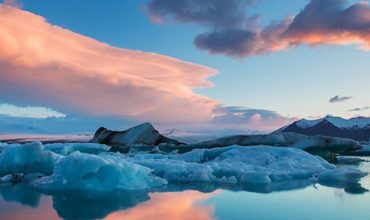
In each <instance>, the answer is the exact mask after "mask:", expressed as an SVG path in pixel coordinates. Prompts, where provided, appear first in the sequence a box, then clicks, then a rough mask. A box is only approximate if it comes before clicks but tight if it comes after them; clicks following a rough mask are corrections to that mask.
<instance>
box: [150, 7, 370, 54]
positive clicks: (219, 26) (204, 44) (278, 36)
mask: <svg viewBox="0 0 370 220" xmlns="http://www.w3.org/2000/svg"><path fill="white" fill-rule="evenodd" d="M179 2H180V3H179ZM225 2H227V3H225ZM253 2H254V1H222V0H218V1H192V0H182V1H170V0H151V1H149V3H148V4H147V11H148V12H149V13H148V14H149V16H151V17H155V18H156V20H160V21H161V22H178V23H195V24H200V25H202V26H205V27H206V28H208V29H209V31H207V32H205V33H201V34H199V35H198V36H197V37H196V38H195V41H194V44H195V46H196V47H197V48H199V49H201V50H205V51H208V52H210V53H211V54H224V55H227V56H232V57H238V58H241V57H248V56H253V55H260V54H265V53H270V52H274V51H280V50H284V49H288V48H290V47H294V46H297V45H301V44H306V45H310V46H316V45H322V44H335V45H348V44H357V45H359V46H360V47H361V48H362V49H366V50H368V49H370V31H369V30H370V16H369V14H370V7H369V5H368V3H367V2H359V3H356V4H352V5H348V2H347V1H346V0H325V1H323V0H311V1H310V2H309V3H308V4H307V5H306V6H305V7H304V9H303V10H302V11H301V12H299V13H298V14H297V15H296V16H290V17H287V18H284V19H281V20H280V21H275V22H272V23H270V24H269V25H267V26H266V27H261V26H260V25H259V24H258V16H255V15H247V14H245V12H246V11H247V9H248V8H249V7H250V6H251V3H253ZM218 12H224V13H218ZM213 13H214V14H213ZM216 14H217V15H218V16H217V15H216Z"/></svg>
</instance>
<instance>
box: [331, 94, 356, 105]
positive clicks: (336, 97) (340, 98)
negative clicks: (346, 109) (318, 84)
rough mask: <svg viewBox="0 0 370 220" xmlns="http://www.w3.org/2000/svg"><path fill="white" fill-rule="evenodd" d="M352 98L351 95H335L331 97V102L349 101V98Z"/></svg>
mask: <svg viewBox="0 0 370 220" xmlns="http://www.w3.org/2000/svg"><path fill="white" fill-rule="evenodd" d="M350 99H352V97H351V96H338V95H336V96H334V97H333V98H331V99H329V102H330V103H338V102H344V101H347V100H350Z"/></svg>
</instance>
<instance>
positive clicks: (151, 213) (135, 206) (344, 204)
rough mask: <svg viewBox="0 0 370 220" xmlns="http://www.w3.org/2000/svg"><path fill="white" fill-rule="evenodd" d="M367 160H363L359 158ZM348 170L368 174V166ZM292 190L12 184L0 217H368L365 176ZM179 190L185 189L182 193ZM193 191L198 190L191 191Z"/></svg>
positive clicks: (369, 182) (1, 201) (0, 203)
mask: <svg viewBox="0 0 370 220" xmlns="http://www.w3.org/2000/svg"><path fill="white" fill-rule="evenodd" d="M364 159H367V158H364ZM338 166H350V167H356V168H359V169H361V170H362V171H365V172H370V163H369V162H361V163H360V164H357V165H338ZM286 184H291V185H292V184H293V185H294V184H295V185H296V186H295V187H289V188H295V189H294V190H288V191H286V190H284V188H285V187H284V185H282V186H281V188H279V187H277V188H274V189H273V190H275V191H273V190H272V189H269V188H268V187H267V188H264V187H262V188H258V187H254V188H253V187H251V188H246V189H244V190H224V189H223V190H222V189H216V190H214V189H213V188H212V187H207V186H202V187H199V186H198V187H191V186H186V187H177V188H176V187H173V189H172V190H171V189H169V190H166V191H165V192H150V193H148V192H131V193H128V192H112V193H110V194H108V195H107V194H100V195H98V194H97V195H93V194H88V193H84V194H77V193H71V194H60V195H53V196H50V195H44V194H41V193H39V192H37V191H35V190H33V189H32V188H30V187H28V186H26V185H22V184H18V185H13V186H1V187H0V193H1V198H0V219H4V220H5V219H6V220H11V219H38V220H39V219H41V220H43V219H63V218H64V219H135V220H140V219H145V220H150V219H161V220H167V219H171V220H173V219H184V220H185V219H192V220H198V219H201V220H204V219H225V220H230V219H277V220H280V219H282V220H283V219H284V220H285V219H301V220H304V219H315V220H320V219H325V220H327V219H335V220H340V219H343V220H347V219H351V220H357V219H359V220H361V219H364V220H365V219H370V193H369V192H367V190H366V189H370V176H367V177H365V178H363V179H362V181H361V187H360V186H359V185H355V186H347V187H346V189H343V188H336V187H333V186H331V187H329V186H323V185H320V184H315V185H312V184H308V185H307V184H305V183H299V182H292V183H286ZM185 188H187V189H186V190H185ZM194 189H198V190H194Z"/></svg>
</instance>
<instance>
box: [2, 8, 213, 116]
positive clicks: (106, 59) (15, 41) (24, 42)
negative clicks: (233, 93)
mask: <svg viewBox="0 0 370 220" xmlns="http://www.w3.org/2000/svg"><path fill="white" fill-rule="evenodd" d="M0 15H1V16H0V42H1V44H0V100H3V101H7V102H9V103H19V104H32V105H40V106H47V107H51V108H54V109H56V110H58V111H61V112H65V113H80V114H86V115H92V116H123V117H132V118H137V119H140V120H151V121H155V122H165V123H178V122H199V121H207V120H210V119H211V115H212V110H213V109H214V108H215V106H217V105H218V103H217V101H215V100H212V99H209V98H207V97H204V96H200V95H197V94H195V93H194V92H193V91H192V89H193V88H196V87H208V86H210V85H211V84H210V83H209V82H208V81H207V78H208V77H210V76H212V75H213V74H215V73H216V71H215V70H214V69H211V68H208V67H205V66H201V65H196V64H192V63H188V62H184V61H181V60H177V59H174V58H171V57H167V56H162V55H159V54H154V53H147V52H142V51H134V50H127V49H120V48H115V47H112V46H109V45H108V44H105V43H101V42H98V41H96V40H94V39H91V38H89V37H86V36H83V35H80V34H77V33H74V32H72V31H69V30H66V29H63V28H61V27H57V26H53V25H51V24H49V23H48V22H47V21H46V20H45V19H44V18H43V17H41V16H38V15H35V14H32V13H30V12H27V11H24V10H20V9H16V8H14V7H11V6H6V5H0Z"/></svg>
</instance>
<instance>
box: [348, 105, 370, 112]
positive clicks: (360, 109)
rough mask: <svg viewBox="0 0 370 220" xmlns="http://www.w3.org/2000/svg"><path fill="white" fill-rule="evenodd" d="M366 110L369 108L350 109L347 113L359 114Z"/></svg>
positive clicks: (369, 107)
mask: <svg viewBox="0 0 370 220" xmlns="http://www.w3.org/2000/svg"><path fill="white" fill-rule="evenodd" d="M366 110H370V106H365V107H361V108H352V109H349V110H348V111H349V112H361V111H366Z"/></svg>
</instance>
